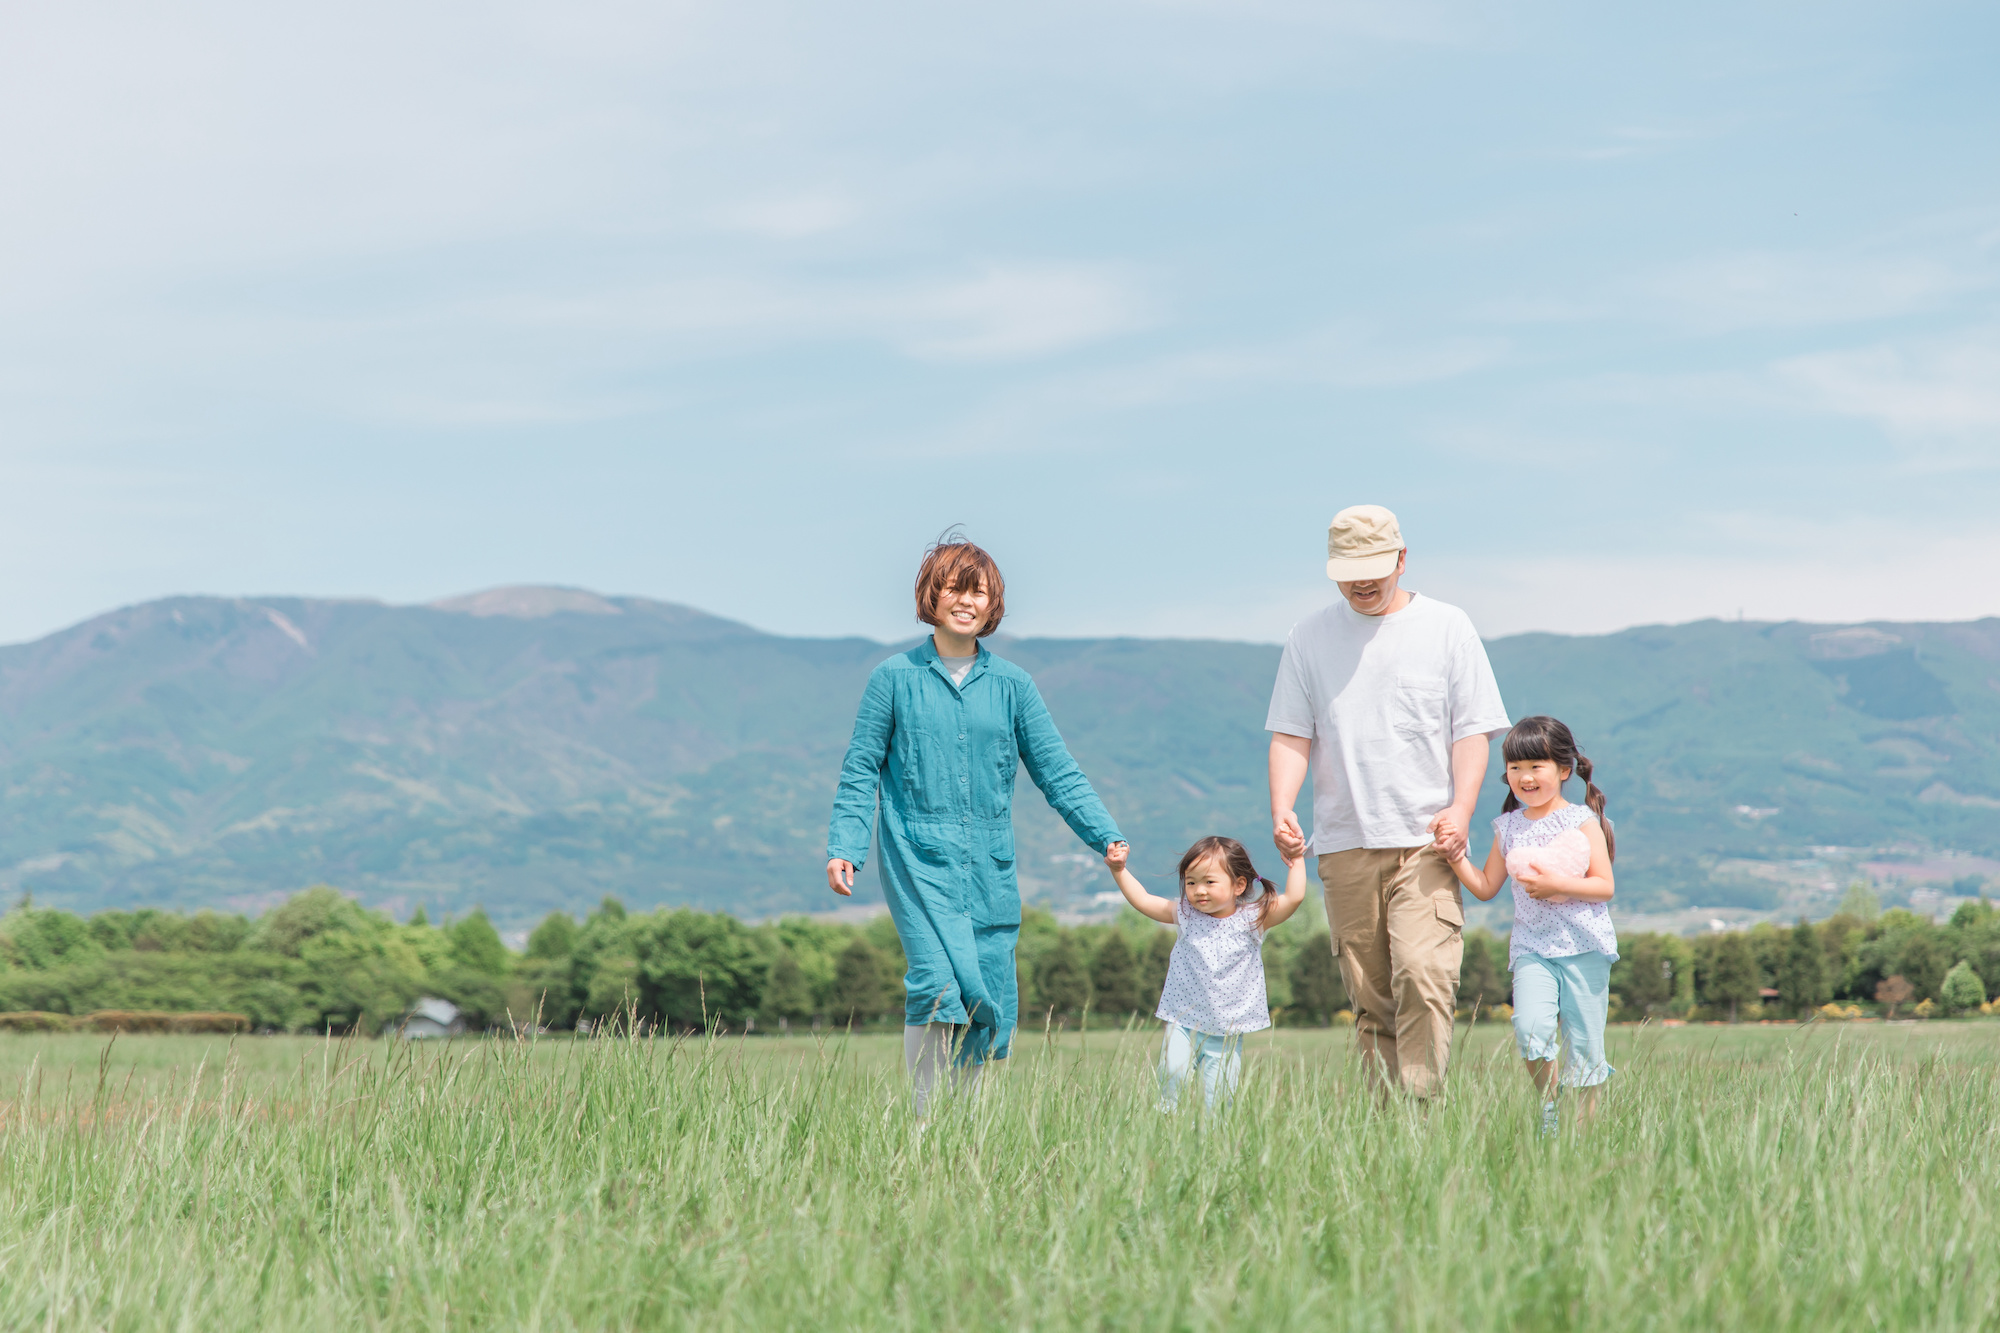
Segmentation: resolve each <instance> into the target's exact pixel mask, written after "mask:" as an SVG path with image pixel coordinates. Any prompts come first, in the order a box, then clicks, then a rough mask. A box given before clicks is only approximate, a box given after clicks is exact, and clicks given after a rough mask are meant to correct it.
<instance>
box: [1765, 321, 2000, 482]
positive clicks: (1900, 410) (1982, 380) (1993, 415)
mask: <svg viewBox="0 0 2000 1333" xmlns="http://www.w3.org/2000/svg"><path fill="white" fill-rule="evenodd" d="M1771 374H1772V376H1773V378H1774V379H1775V380H1776V382H1777V383H1778V384H1779V385H1780V386H1782V387H1783V388H1785V389H1788V390H1790V391H1792V392H1793V393H1794V394H1795V395H1796V397H1797V399H1798V401H1800V402H1801V403H1803V404H1804V405H1806V406H1807V407H1809V408H1812V409H1815V410H1819V411H1824V412H1831V413H1834V414H1836V415H1840V416H1848V417H1859V418H1861V419H1863V420H1866V421H1872V422H1874V423H1875V424H1877V425H1878V426H1880V427H1881V428H1882V429H1883V430H1885V431H1887V432H1888V433H1889V434H1890V435H1892V436H1894V437H1896V438H1898V439H1899V440H1901V441H1902V442H1904V443H1905V444H1916V445H1919V446H1922V445H1925V444H1943V445H1949V444H1952V443H1958V444H1962V445H1969V446H1972V447H1971V448H1970V449H1964V450H1958V449H1953V450H1948V451H1945V452H1942V453H1941V452H1940V451H1938V450H1936V449H1930V450H1927V451H1926V453H1927V455H1928V457H1929V458H1930V459H1931V460H1932V461H1934V462H1937V463H1941V464H1943V465H1946V466H1951V465H1957V466H1965V465H1976V466H1983V467H2000V332H1996V331H1994V330H1991V329H1987V330H1981V331H1978V332H1976V333H1972V334H1968V335H1966V336H1965V337H1963V338H1959V339H1951V340H1936V339H1930V340H1925V341H1922V342H1918V343H1915V344H1912V345H1908V346H1904V345H1895V344H1881V345H1877V346H1872V347H1865V348H1859V349H1855V350H1852V351H1838V352H1820V353H1814V354H1810V355H1805V356H1794V357H1787V358H1785V359H1784V360H1782V361H1779V362H1778V363H1777V364H1776V365H1775V366H1773V367H1772V370H1771Z"/></svg>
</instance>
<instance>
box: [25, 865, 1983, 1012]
mask: <svg viewBox="0 0 2000 1333" xmlns="http://www.w3.org/2000/svg"><path fill="white" fill-rule="evenodd" d="M1172 948H1173V933H1172V932H1171V931H1169V930H1164V929H1161V928H1158V927H1156V926H1154V925H1153V924H1152V923H1150V922H1146V921H1143V920H1140V919H1138V918H1137V917H1135V916H1128V917H1121V918H1120V919H1118V920H1116V921H1114V922H1111V923H1107V924H1102V925H1063V924H1060V923H1058V922H1057V921H1056V920H1055V918H1053V917H1051V916H1049V915H1048V914H1047V913H1044V912H1039V911H1034V910H1030V911H1029V912H1027V913H1026V914H1025V915H1024V917H1023V920H1022V926H1021V939H1020V948H1019V951H1018V954H1017V965H1018V972H1019V975H1018V978H1017V980H1018V984H1019V989H1020V997H1021V1022H1022V1025H1023V1026H1024V1027H1026V1028H1029V1029H1032V1028H1034V1027H1038V1026H1040V1025H1042V1024H1044V1023H1051V1024H1067V1025H1071V1026H1074V1025H1075V1024H1076V1023H1078V1022H1079V1021H1083V1020H1084V1019H1085V1018H1086V1016H1088V1018H1089V1021H1090V1022H1092V1024H1093V1025H1096V1024H1115V1023H1120V1022H1125V1021H1129V1020H1132V1019H1134V1018H1135V1017H1136V1018H1137V1019H1140V1020H1144V1019H1147V1018H1150V1016H1151V1014H1152V1011H1153V1007H1154V1005H1155V1003H1156V1002H1157V1000H1158V998H1159V994H1160V987H1161V985H1162V983H1163V982H1164V980H1165V977H1166V970H1167V958H1168V955H1169V954H1170V953H1171V951H1172ZM1264 948H1265V965H1266V975H1267V979H1268V984H1269V988H1270V1000H1271V1007H1272V1010H1273V1013H1274V1016H1275V1018H1276V1019H1277V1021H1278V1022H1280V1023H1281V1024H1290V1025H1296V1026H1324V1025H1327V1024H1330V1023H1334V1022H1338V1021H1341V1020H1342V1019H1351V1018H1352V1014H1351V1013H1350V1012H1348V1011H1349V1009H1350V1001H1349V999H1348V996H1347V994H1346V991H1345V988H1344V987H1343V985H1342V981H1341V976H1340V971H1339V968H1338V967H1337V965H1336V964H1335V962H1334V958H1333V951H1332V942H1331V940H1330V939H1329V938H1328V935H1327V933H1326V929H1325V927H1324V925H1318V926H1315V925H1314V924H1313V922H1312V921H1310V920H1309V919H1306V918H1304V917H1303V916H1302V917H1301V918H1297V919H1295V920H1294V921H1293V922H1290V923H1287V924H1286V925H1285V926H1283V927H1280V928H1279V929H1278V930H1276V931H1273V932H1272V933H1271V935H1270V936H1269V937H1268V938H1267V939H1266V940H1265V944H1264ZM1621 949H1622V956H1621V957H1620V959H1619V961H1618V963H1617V965H1616V966H1615V967H1614V968H1613V970H1612V990H1613V1004H1614V1013H1613V1017H1614V1018H1618V1019H1628V1020H1629V1019H1636V1018H1640V1017H1644V1016H1647V1015H1655V1016H1660V1017H1681V1018H1725V1019H1726V1018H1736V1019H1746V1018H1759V1017H1775V1016H1784V1017H1800V1016H1804V1015H1807V1014H1809V1013H1811V1012H1812V1011H1814V1010H1817V1009H1819V1008H1821V1007H1822V1006H1824V1005H1826V1004H1829V1003H1847V1004H1858V1005H1863V1006H1867V1007H1869V1008H1870V1009H1871V1010H1879V1011H1884V1012H1891V1013H1893V1012H1895V1011H1897V1010H1899V1009H1908V1010H1915V1011H1918V1012H1963V1011H1966V1010H1970V1009H1975V1008H1977V1007H1979V1006H1980V1005H1981V1004H1982V1003H1983V1002H1984V1001H1985V999H1986V997H1987V996H1989V995H1994V994H1996V993H2000V912H1996V911H1995V909H1994V908H1993V907H1991V906H1989V905H1988V904H1986V903H1984V902H1979V903H1967V904H1964V905H1962V906H1961V907H1960V908H1959V909H1958V911H1957V912H1956V913H1955V914H1954V915H1953V916H1952V918H1951V920H1950V921H1949V922H1947V923H1944V924H1938V923H1935V922H1932V921H1929V920H1926V919H1925V918H1922V917H1919V916H1917V915H1915V914H1913V913H1910V912H1907V911H1900V910H1895V911H1889V912H1883V913H1879V914H1866V913H1854V912H1843V913H1841V914H1839V915H1836V916H1834V917H1832V918H1830V919H1828V920H1826V921H1822V922H1819V923H1817V924H1809V923H1806V922H1803V921H1802V922H1800V923H1799V924H1797V925H1796V926H1793V927H1780V926H1773V925H1768V924H1766V925H1760V926H1757V927H1755V928H1753V929H1750V930H1747V931H1729V932H1725V933H1715V934H1706V935H1701V936H1697V937H1694V938H1692V939H1684V938H1680V937H1676V936H1669V935H1657V934H1635V935H1630V936H1627V937H1626V938H1625V939H1624V940H1623V941H1622V942H1621ZM903 969H904V960H903V954H902V949H901V945H900V944H899V942H898V940H897V938H896V932H895V928H894V926H893V924H892V923H891V922H890V920H889V919H888V918H887V917H886V916H885V917H878V918H876V919H875V920H873V921H871V922H868V923H866V924H849V923H842V922H829V921H824V920H818V919H813V918H808V917H786V918H783V919H780V920H777V921H771V922H765V923H762V924H757V925H752V924H748V923H745V922H742V921H739V920H737V919H736V918H734V917H731V916H728V915H726V914H722V913H709V912H697V911H692V910H688V909H680V910H669V909H665V908H662V909H659V910H656V911H652V912H644V913H634V912H628V911H627V910H626V909H625V907H624V906H623V905H622V904H621V903H619V902H618V901H617V900H616V899H614V898H606V899H605V900H604V901H603V902H602V903H600V904H599V905H598V906H597V907H596V908H595V909H594V910H592V911H591V912H589V913H588V914H587V915H585V916H584V917H583V918H582V919H580V920H579V919H577V918H576V917H574V916H571V915H569V914H566V913H561V912H557V913H552V914H550V915H549V916H548V917H547V918H545V919H544V920H543V921H542V922H541V923H540V924H539V925H538V926H536V927H535V929H534V931H533V932H532V933H531V934H530V935H529V936H528V938H527V941H526V947H525V949H524V950H522V951H520V952H515V951H513V950H510V949H508V948H507V947H506V946H505V944H504V943H503V942H502V941H501V939H500V936H499V933H498V931H496V930H495V929H494V926H493V924H492V922H491V921H490V920H488V919H487V916H486V914H485V913H484V912H482V911H476V910H475V911H473V912H472V913H470V914H468V915H467V916H465V917H463V918H461V919H459V920H456V921H442V922H438V923H435V924H434V923H432V922H430V921H429V920H427V919H426V918H425V915H424V913H423V912H422V910H421V909H419V910H418V912H417V913H416V915H415V916H414V917H413V919H411V920H410V921H407V922H401V923H399V922H397V921H395V920H393V919H391V918H390V917H389V916H387V915H386V914H384V913H381V912H376V911H371V910H369V909H367V908H364V907H362V906H361V905H360V904H358V903H356V902H354V901H353V900H351V899H349V898H347V897H346V896H345V895H343V894H341V893H339V892H337V891H335V890H334V889H331V888H327V887H324V886H321V887H317V888H313V889H308V890H305V891H304V892H302V893H299V894H296V895H294V896H293V897H292V898H291V899H289V900H288V901H286V902H285V903H284V904H282V905H281V906H279V907H276V908H274V909H272V910H271V911H269V912H267V913H265V914H264V915H263V916H261V917H258V918H256V919H255V920H252V919H250V918H248V917H244V916H241V915H233V914H227V913H220V912H210V911H202V912H196V913H192V914H183V913H177V912H167V911H159V910H155V909H151V908H141V909H138V910H136V911H104V912H98V913H95V914H93V915H91V916H89V917H82V916H78V915H75V914H73V913H69V912H65V911H60V910H55V909H50V908H37V907H34V906H33V905H32V904H28V903H23V904H22V905H21V906H19V907H17V908H16V909H15V910H14V911H12V912H10V913H9V914H7V915H6V916H5V917H4V918H0V1012H13V1013H20V1012H23V1011H38V1012H46V1013H54V1014H73V1015H83V1014H89V1013H93V1012H99V1011H104V1010H121V1011H151V1012H167V1013H189V1012H227V1013H238V1014H242V1015H244V1016H245V1017H246V1018H247V1019H248V1020H249V1022H250V1025H251V1026H252V1027H253V1028H255V1029H257V1030H268V1031H283V1032H320V1031H336V1032H349V1031H358V1032H363V1033H369V1034H373V1033H377V1032H381V1031H383V1030H385V1029H388V1028H393V1026H394V1025H395V1024H396V1023H397V1022H398V1021H399V1020H400V1019H401V1017H402V1016H403V1015H404V1014H406V1013H407V1012H408V1011H409V1008H410V1006H411V1004H412V1003H414V1002H415V1000H416V999H418V998H419V997H420V996H425V995H435V996H440V997H442V998H444V999H448V1000H450V1001H452V1002H453V1003H454V1004H456V1005H458V1006H459V1008H460V1009H461V1010H463V1011H464V1012H465V1015H466V1018H467V1020H468V1021H469V1022H470V1023H471V1025H472V1026H474V1027H476V1028H489V1027H493V1028H497V1027H503V1026H506V1025H508V1024H509V1023H515V1024H524V1023H534V1024H537V1025H539V1026H542V1027H546V1028H551V1029H573V1028H578V1027H580V1026H588V1025H592V1024H596V1023H601V1022H603V1021H605V1020H606V1019H607V1018H611V1017H613V1016H616V1015H620V1014H625V1015H636V1016H637V1017H638V1018H639V1019H641V1020H643V1021H646V1022H650V1023H659V1024H664V1025H667V1026H669V1027H684V1028H697V1027H704V1026H715V1025H720V1026H723V1027H726V1028H728V1029H730V1030H735V1031H741V1030H746V1029H753V1028H754V1029H755V1030H759V1031H771V1030H783V1029H792V1028H797V1027H801V1026H804V1027H812V1026H820V1027H826V1026H834V1027H841V1026H846V1025H848V1024H857V1025H867V1024H870V1023H897V1022H900V1021H901V1014H902V1006H903V994H902V980H901V979H902V973H903ZM1510 998H1511V994H1510V979H1509V975H1508V971H1507V943H1506V940H1505V938H1504V937H1501V936H1496V935H1494V934H1492V933H1490V932H1487V931H1483V930H1473V931H1468V932H1467V933H1466V936H1465V962H1464V966H1463V970H1462V980H1461V984H1460V1006H1461V1010H1462V1012H1463V1013H1465V1015H1466V1016H1467V1017H1468V1018H1470V1017H1472V1016H1474V1011H1475V1010H1476V1011H1477V1012H1478V1014H1479V1016H1482V1017H1483V1016H1487V1015H1493V1016H1501V1014H1502V1011H1500V1006H1503V1005H1505V1004H1507V1003H1508V1002H1509V1000H1510ZM1926 1004H1928V1005H1929V1006H1930V1009H1929V1010H1928V1011H1925V1010H1923V1006H1924V1005H1926Z"/></svg>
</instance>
